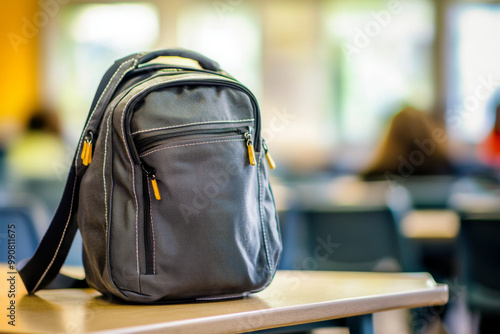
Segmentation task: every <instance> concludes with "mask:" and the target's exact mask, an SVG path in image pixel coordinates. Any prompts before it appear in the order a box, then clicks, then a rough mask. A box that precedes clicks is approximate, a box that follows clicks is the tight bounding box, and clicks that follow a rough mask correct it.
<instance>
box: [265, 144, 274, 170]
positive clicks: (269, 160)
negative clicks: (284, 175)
mask: <svg viewBox="0 0 500 334" xmlns="http://www.w3.org/2000/svg"><path fill="white" fill-rule="evenodd" d="M262 147H263V148H264V152H266V158H267V162H268V163H269V168H271V169H275V168H276V163H275V162H274V159H273V157H272V156H271V153H269V147H267V144H266V141H265V140H264V138H262Z"/></svg>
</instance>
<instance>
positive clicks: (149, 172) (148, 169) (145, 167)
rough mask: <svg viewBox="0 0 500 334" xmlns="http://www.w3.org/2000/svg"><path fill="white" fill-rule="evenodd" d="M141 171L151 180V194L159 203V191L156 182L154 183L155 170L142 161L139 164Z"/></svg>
mask: <svg viewBox="0 0 500 334" xmlns="http://www.w3.org/2000/svg"><path fill="white" fill-rule="evenodd" d="M141 166H142V170H143V171H144V172H145V173H146V176H147V177H148V178H149V179H150V180H151V185H152V186H153V192H154V194H155V198H156V199H157V200H158V201H159V200H161V195H160V189H159V188H158V182H157V181H156V175H155V174H156V170H155V169H154V168H153V167H151V166H149V165H148V164H146V163H145V162H144V161H142V162H141Z"/></svg>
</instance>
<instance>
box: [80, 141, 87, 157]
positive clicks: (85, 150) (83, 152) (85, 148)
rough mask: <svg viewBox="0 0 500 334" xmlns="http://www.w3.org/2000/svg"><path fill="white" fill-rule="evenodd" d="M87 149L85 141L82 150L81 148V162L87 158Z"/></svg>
mask: <svg viewBox="0 0 500 334" xmlns="http://www.w3.org/2000/svg"><path fill="white" fill-rule="evenodd" d="M87 149H88V144H87V141H84V142H83V148H82V155H81V158H82V160H83V161H85V159H86V158H87Z"/></svg>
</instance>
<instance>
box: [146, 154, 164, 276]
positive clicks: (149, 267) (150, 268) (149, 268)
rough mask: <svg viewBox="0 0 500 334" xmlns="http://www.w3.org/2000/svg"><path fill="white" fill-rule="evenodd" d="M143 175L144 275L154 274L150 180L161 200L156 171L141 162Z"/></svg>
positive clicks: (157, 196)
mask: <svg viewBox="0 0 500 334" xmlns="http://www.w3.org/2000/svg"><path fill="white" fill-rule="evenodd" d="M141 165H142V170H143V171H144V173H142V175H143V180H142V184H143V191H142V192H143V194H144V201H145V205H144V253H145V258H146V275H152V274H154V263H153V253H152V251H153V250H152V249H151V247H152V246H153V235H152V228H153V225H152V224H151V196H150V194H149V185H148V182H149V181H150V180H151V184H152V185H153V191H154V193H155V197H156V199H161V197H160V192H159V190H158V184H157V182H156V175H155V173H156V171H155V170H154V168H152V167H150V166H148V165H147V164H146V163H145V162H142V164H141Z"/></svg>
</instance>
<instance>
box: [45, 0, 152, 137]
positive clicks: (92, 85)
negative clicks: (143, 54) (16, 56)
mask: <svg viewBox="0 0 500 334" xmlns="http://www.w3.org/2000/svg"><path fill="white" fill-rule="evenodd" d="M57 18H58V21H56V22H55V23H54V24H53V26H51V27H49V29H47V30H46V36H45V41H44V42H45V43H44V46H45V48H46V52H47V53H48V55H47V57H46V59H47V61H48V63H47V64H46V66H45V68H46V69H47V72H46V73H45V78H46V80H47V81H48V85H47V86H46V88H45V90H46V91H45V96H47V97H48V99H49V100H50V103H51V104H52V105H54V106H56V108H57V109H58V110H59V111H60V115H61V116H62V118H63V124H64V129H65V130H66V133H67V134H68V138H69V139H70V140H71V141H72V142H75V141H76V140H78V137H76V136H79V134H80V133H81V129H82V126H83V124H84V122H85V119H86V118H87V114H88V111H89V107H90V104H91V102H92V99H93V97H94V94H95V91H96V89H97V86H98V85H99V82H100V80H101V77H102V75H103V74H104V73H105V71H106V70H107V69H108V68H109V67H110V66H111V65H112V64H113V62H114V61H115V60H116V59H118V58H122V57H124V56H126V55H127V54H130V53H135V52H138V51H141V50H148V49H151V48H152V47H153V45H154V43H155V42H156V40H157V38H158V33H159V28H158V25H159V22H158V21H159V19H158V14H157V9H156V7H155V6H154V5H152V4H148V3H117V4H77V5H68V6H65V7H63V8H62V10H61V15H58V16H57Z"/></svg>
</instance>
